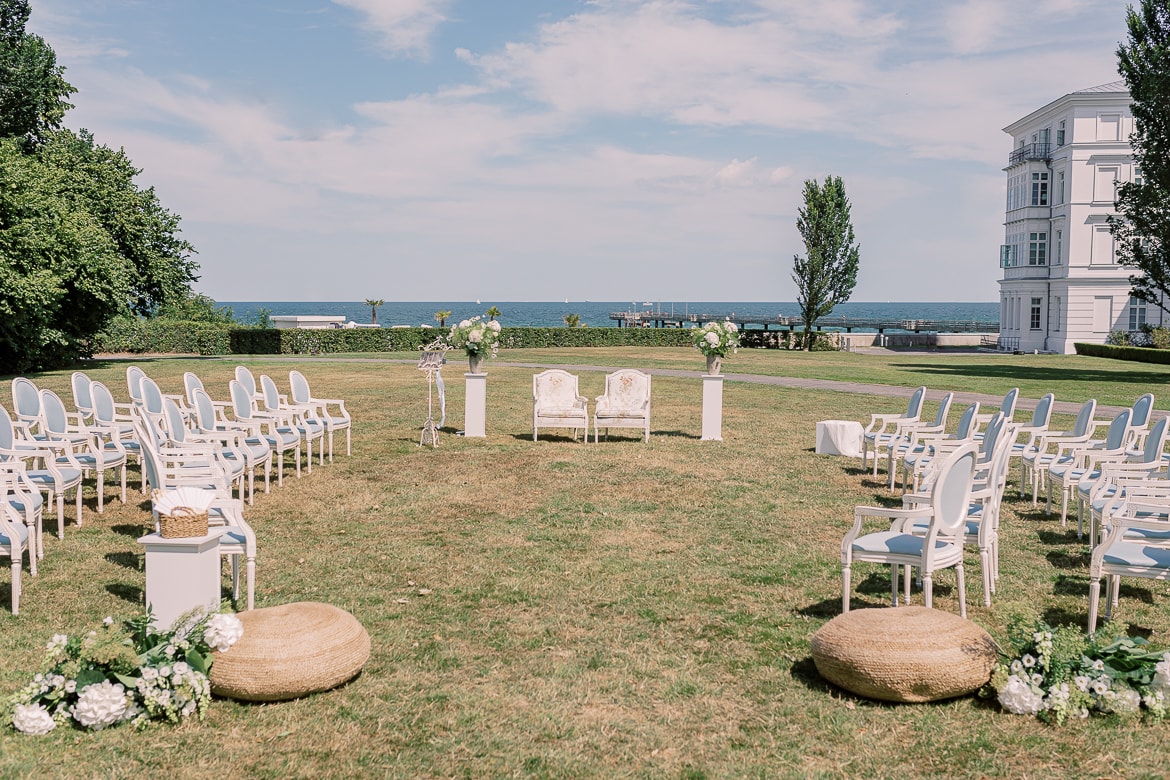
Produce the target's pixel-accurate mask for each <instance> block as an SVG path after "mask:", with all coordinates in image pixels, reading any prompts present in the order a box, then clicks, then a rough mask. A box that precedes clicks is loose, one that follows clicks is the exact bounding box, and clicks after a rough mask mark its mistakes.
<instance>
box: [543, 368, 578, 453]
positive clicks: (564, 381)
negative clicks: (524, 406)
mask: <svg viewBox="0 0 1170 780" xmlns="http://www.w3.org/2000/svg"><path fill="white" fill-rule="evenodd" d="M542 427H544V428H572V429H573V440H574V441H576V440H577V431H578V430H582V431H584V432H585V441H589V409H588V401H587V400H586V398H585V396H583V395H581V394H580V393H579V392H578V391H577V377H576V376H574V375H573V374H570V373H569V372H568V371H562V370H561V369H559V368H550V369H549V370H547V371H541V372H540V373H539V374H537V375H535V376H534V377H532V440H533V441H536V437H537V433H538V432H539V430H540V428H542Z"/></svg>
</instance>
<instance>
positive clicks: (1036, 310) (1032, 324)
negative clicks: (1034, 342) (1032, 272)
mask: <svg viewBox="0 0 1170 780" xmlns="http://www.w3.org/2000/svg"><path fill="white" fill-rule="evenodd" d="M1041 300H1042V299H1041V298H1033V299H1032V314H1031V316H1030V317H1029V321H1028V327H1029V328H1031V329H1032V330H1040V302H1041Z"/></svg>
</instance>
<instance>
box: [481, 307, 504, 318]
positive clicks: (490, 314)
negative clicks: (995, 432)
mask: <svg viewBox="0 0 1170 780" xmlns="http://www.w3.org/2000/svg"><path fill="white" fill-rule="evenodd" d="M484 314H486V315H487V316H488V319H489V320H494V319H495V318H496V317H499V316H500V315H501V314H503V312H502V311H500V310H499V309H498V308H496V307H495V306H493V307H491V308H490V309H488V310H487V311H485V312H484Z"/></svg>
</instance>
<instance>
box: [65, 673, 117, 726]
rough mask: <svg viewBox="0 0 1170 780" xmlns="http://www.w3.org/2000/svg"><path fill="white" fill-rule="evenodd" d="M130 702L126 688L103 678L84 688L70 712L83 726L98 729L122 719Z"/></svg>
mask: <svg viewBox="0 0 1170 780" xmlns="http://www.w3.org/2000/svg"><path fill="white" fill-rule="evenodd" d="M128 704H129V702H128V701H127V699H126V689H125V688H123V687H122V686H121V685H115V684H114V683H111V682H110V681H109V680H102V681H101V682H100V683H95V684H93V685H87V686H85V688H83V689H82V691H81V694H80V695H79V696H78V697H77V703H76V704H74V705H73V708H72V709H71V710H70V714H71V715H72V716H73V719H74V720H76V721H77V722H78V723H80V724H81V725H82V726H85V727H86V728H87V729H93V730H94V731H98V730H100V729H104V728H105V727H106V726H112V725H113V724H115V723H117V722H118V721H120V720H122V718H123V716H124V715H125V714H126V708H127V706H128Z"/></svg>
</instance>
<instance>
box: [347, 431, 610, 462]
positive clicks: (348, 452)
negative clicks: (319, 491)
mask: <svg viewBox="0 0 1170 780" xmlns="http://www.w3.org/2000/svg"><path fill="white" fill-rule="evenodd" d="M585 433H586V435H588V433H589V429H588V427H586V429H585ZM345 454H346V455H349V454H350V451H349V427H348V426H347V427H346V429H345Z"/></svg>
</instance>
